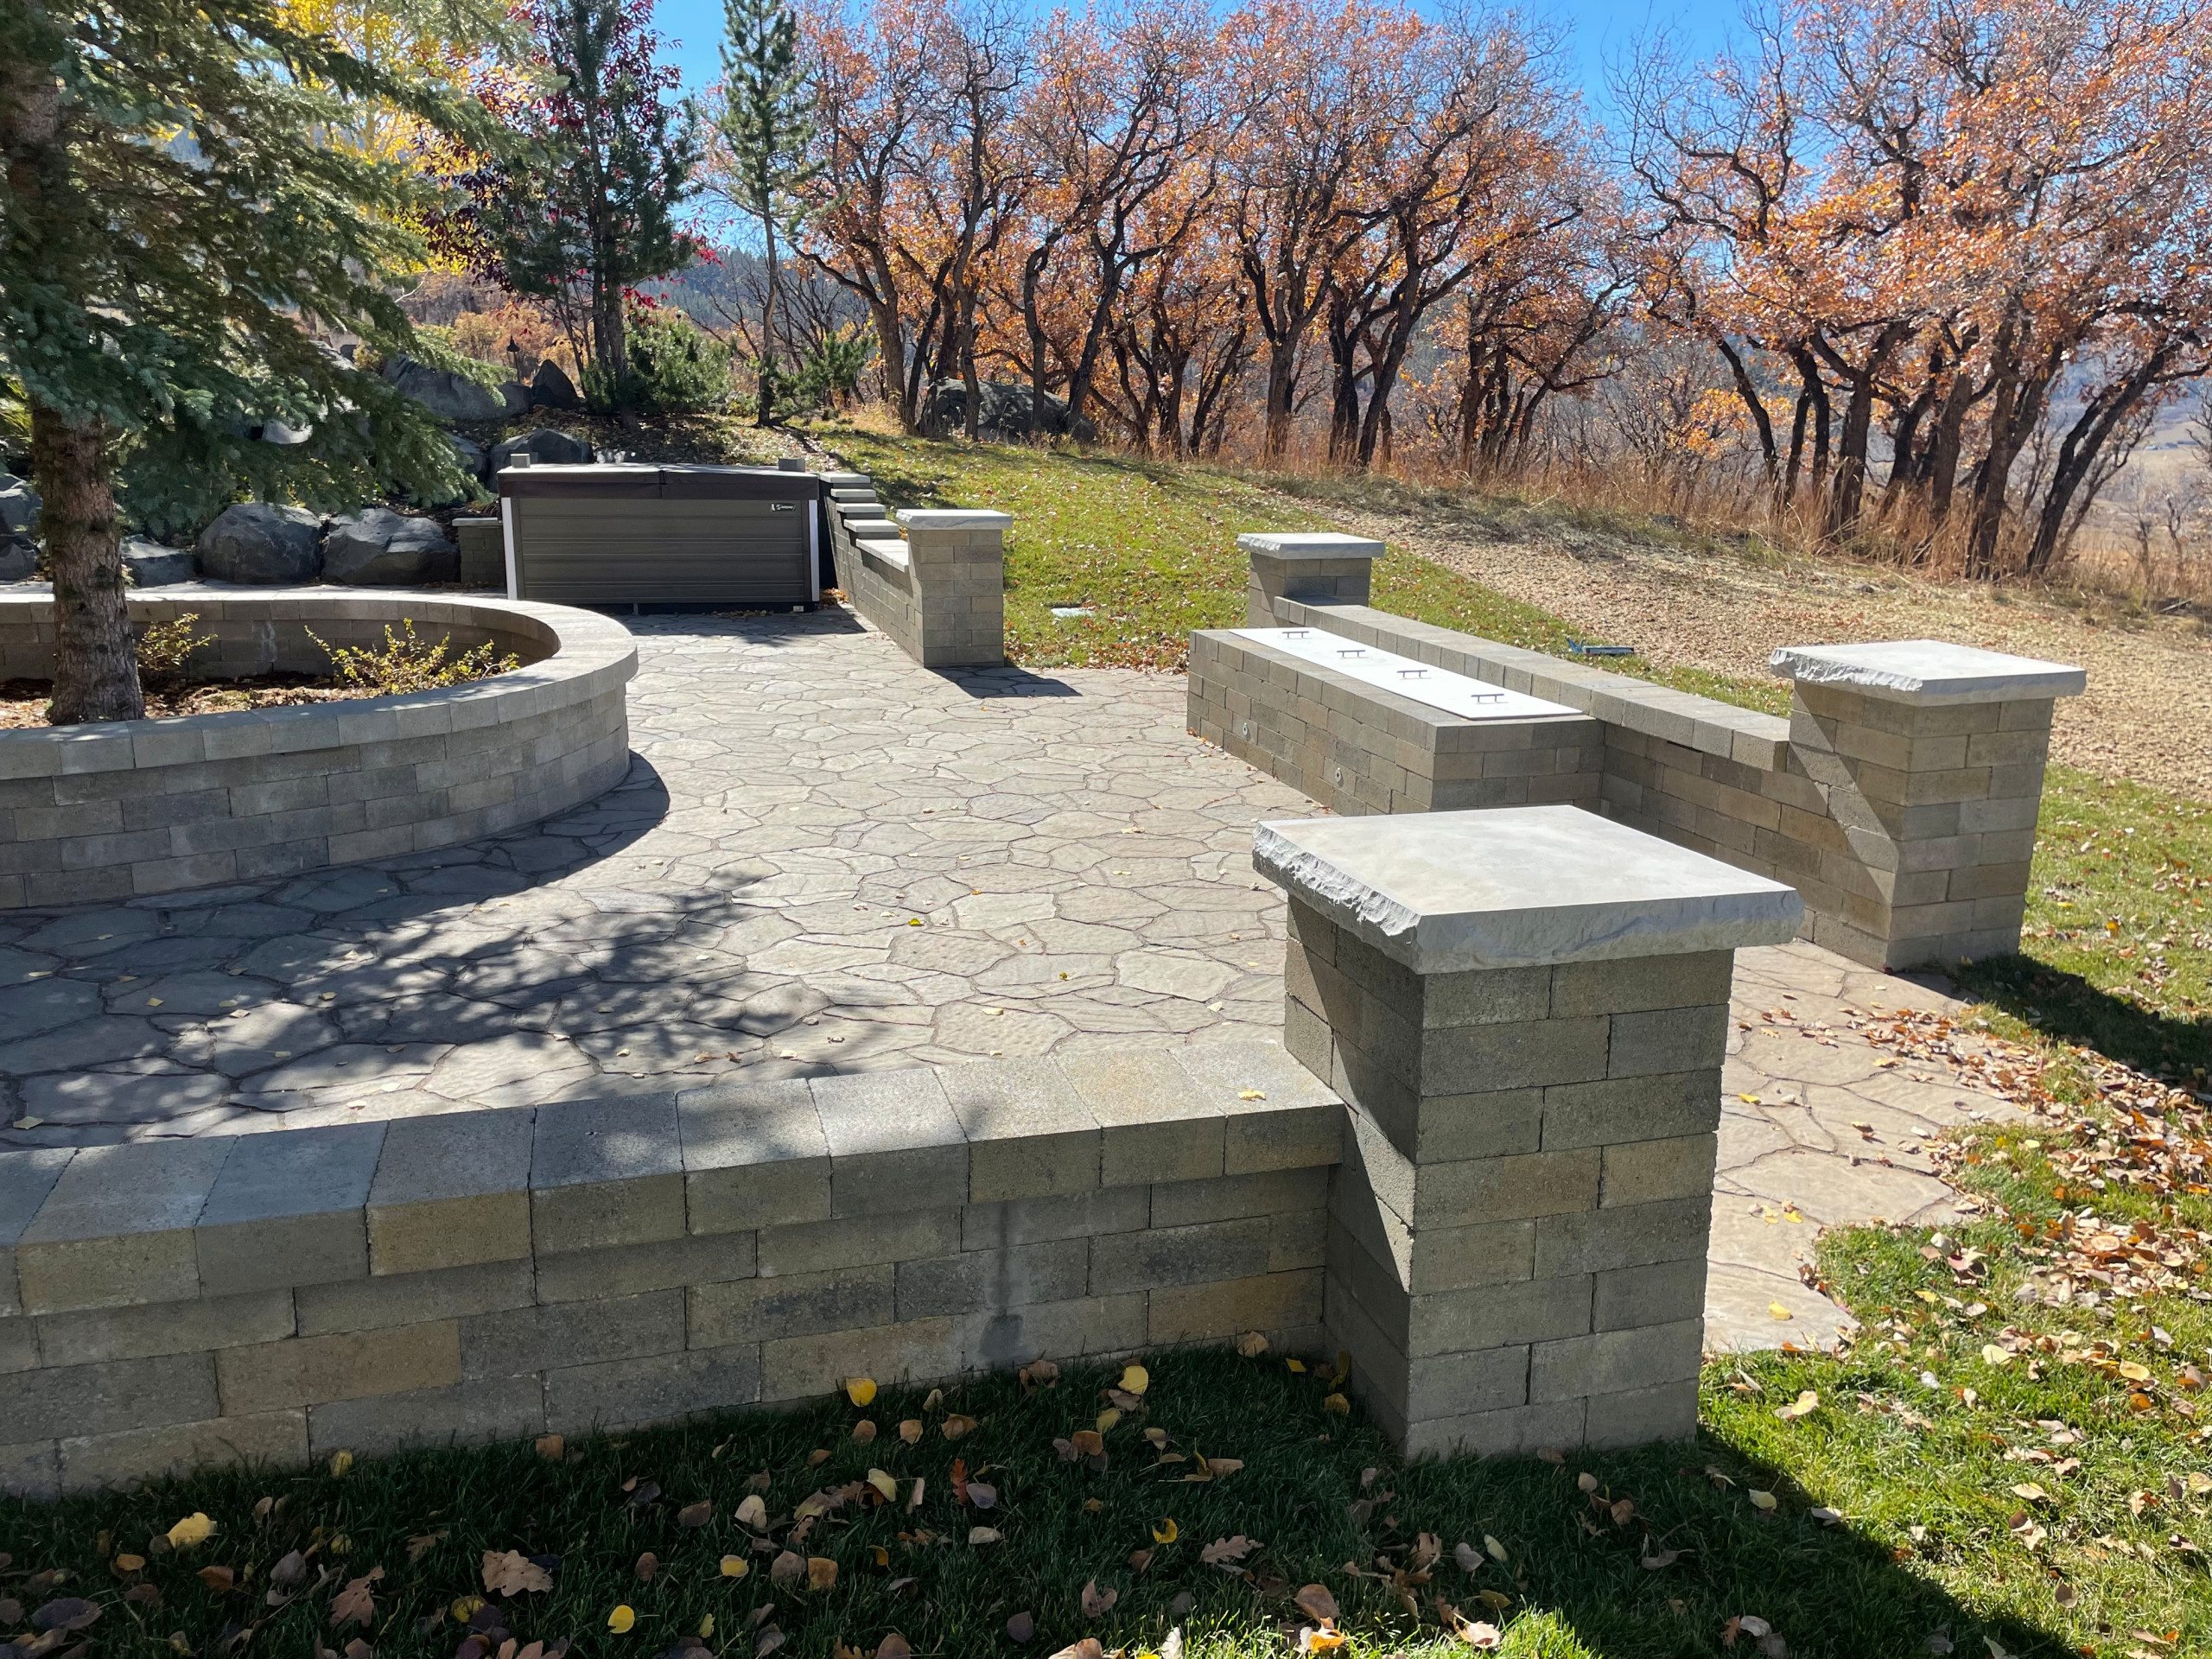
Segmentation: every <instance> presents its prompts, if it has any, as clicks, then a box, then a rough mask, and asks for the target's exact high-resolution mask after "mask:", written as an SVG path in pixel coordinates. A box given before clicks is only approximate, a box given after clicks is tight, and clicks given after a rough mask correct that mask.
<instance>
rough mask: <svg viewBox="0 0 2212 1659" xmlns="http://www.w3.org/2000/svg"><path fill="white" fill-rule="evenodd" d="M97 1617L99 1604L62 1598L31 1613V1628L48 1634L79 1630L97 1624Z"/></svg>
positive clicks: (81, 1599) (77, 1598)
mask: <svg viewBox="0 0 2212 1659" xmlns="http://www.w3.org/2000/svg"><path fill="white" fill-rule="evenodd" d="M19 1611H20V1610H19ZM99 1616H100V1610H99V1604H97V1603H95V1602H90V1601H86V1599H84V1598H83V1597H82V1596H64V1597H62V1598H61V1599H60V1600H58V1601H49V1602H48V1603H47V1604H46V1605H44V1606H43V1607H41V1608H40V1609H39V1610H38V1611H36V1612H35V1613H33V1614H32V1615H31V1628H32V1629H33V1630H44V1631H48V1632H50V1633H51V1632H66V1631H69V1630H83V1629H85V1628H86V1626H87V1625H90V1624H96V1623H98V1622H99Z"/></svg>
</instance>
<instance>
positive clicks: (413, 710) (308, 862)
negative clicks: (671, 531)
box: [0, 588, 638, 909]
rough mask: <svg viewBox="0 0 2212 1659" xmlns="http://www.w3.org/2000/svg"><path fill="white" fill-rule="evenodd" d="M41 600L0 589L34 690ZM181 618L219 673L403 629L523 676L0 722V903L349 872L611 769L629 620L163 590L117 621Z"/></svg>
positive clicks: (628, 666) (503, 821)
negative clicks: (473, 651) (107, 719)
mask: <svg viewBox="0 0 2212 1659" xmlns="http://www.w3.org/2000/svg"><path fill="white" fill-rule="evenodd" d="M52 606H53V601H51V600H50V599H49V598H48V597H47V596H46V595H44V594H28V595H24V596H22V597H20V598H16V597H8V598H0V678H17V677H29V678H44V677H47V676H48V674H50V672H51V671H52V664H53V623H52ZM187 612H190V613H194V614H195V615H196V616H197V618H198V619H199V620H198V621H197V622H196V623H195V625H194V626H195V627H196V628H197V629H198V631H200V632H209V633H213V634H215V635H216V636H217V643H216V645H213V646H212V647H210V648H209V651H208V652H207V655H206V656H203V657H201V658H197V659H195V664H194V665H195V667H200V666H203V665H204V666H206V667H207V668H208V669H210V670H211V671H213V672H214V673H216V674H218V675H219V676H223V677H236V676H242V675H248V674H255V673H264V672H267V671H271V670H288V671H305V672H313V671H317V670H320V669H321V668H323V667H325V666H327V659H326V658H324V656H323V654H322V652H321V647H319V646H318V645H316V644H315V641H314V640H313V639H310V638H309V637H308V630H309V629H310V628H311V629H313V630H314V632H315V633H317V634H320V635H321V637H322V638H323V639H327V640H328V641H329V642H330V643H332V644H333V645H361V644H366V643H370V642H372V641H375V640H378V639H381V638H382V635H383V631H384V629H385V626H386V625H387V624H390V625H391V626H395V627H397V625H398V624H399V623H400V622H401V621H402V620H404V619H410V618H411V619H412V620H414V623H415V625H416V632H417V633H418V634H423V635H425V636H427V637H428V638H429V639H440V638H442V637H444V636H445V635H447V634H448V633H450V634H451V636H452V638H453V643H454V645H455V647H457V648H466V647H467V646H471V645H476V644H479V643H480V642H483V641H487V640H488V641H489V642H490V643H492V644H493V645H494V646H495V647H497V648H498V649H499V651H501V652H513V653H514V654H516V655H517V656H518V657H521V658H523V659H524V666H523V667H522V668H520V669H518V670H517V671H514V672H512V673H509V674H502V675H499V676H497V677H493V678H491V679H487V680H480V681H476V682H474V683H470V684H467V685H460V686H454V687H450V688H448V689H447V690H439V691H425V692H420V693H416V694H414V695H412V696H396V697H367V698H360V699H356V700H353V701H348V702H327V703H313V704H308V705H304V706H302V707H298V708H287V709H247V710H240V711H238V712H235V713H228V714H219V715H186V716H182V717H180V718H174V719H166V720H151V721H115V722H111V723H105V724H97V725H88V726H74V727H67V728H31V729H28V730H19V731H0V909H17V908H22V907H23V906H40V905H61V904H74V903H79V902H82V901H85V900H92V899H131V898H137V897H139V896H142V895H144V894H149V893H170V892H175V891H178V890H181V889H183V888H188V887H209V886H215V885H219V884H221V883H223V882H226V881H238V880H253V879H255V878H257V877H263V876H272V875H287V874H293V873H295V872H297V871H301V870H311V869H318V868H323V867H325V866H327V865H333V864H352V863H359V862H360V861H363V860H366V859H374V858H386V857H391V856H394V855H400V854H404V853H411V852H418V851H423V850H424V849H429V848H434V847H445V846H450V845H452V844H454V843H455V842H463V841H470V840H474V839H475V838H476V837H478V836H486V835H494V834H497V833H499V831H501V830H505V829H514V828H516V827H517V826H518V825H521V824H525V823H532V822H534V821H536V820H537V819H539V818H543V817H548V816H550V815H551V814H553V813H556V812H559V811H563V810H566V809H567V808H569V807H571V806H574V805H575V804H578V803H579V802H582V801H587V800H589V799H590V798H592V797H594V796H595V795H597V794H600V793H601V791H605V790H607V789H609V788H611V787H613V785H614V784H616V783H617V782H619V781H620V779H621V778H622V776H623V774H624V773H625V772H626V771H627V770H628V767H629V764H630V760H629V720H628V713H627V708H626V700H625V699H626V691H625V688H626V685H627V683H628V682H629V680H630V678H631V677H632V675H634V674H635V673H636V672H637V667H638V655H637V650H636V647H635V646H634V645H633V644H632V641H631V639H630V635H629V632H628V631H627V630H626V629H624V628H623V627H622V626H620V624H618V623H614V622H611V621H609V620H607V619H605V618H603V617H599V616H594V615H593V614H591V613H589V612H586V611H578V610H571V609H569V608H567V607H563V606H558V605H534V604H528V603H524V602H520V601H510V600H480V599H459V600H455V599H442V598H437V599H433V598H410V597H405V596H402V595H397V594H339V593H333V592H332V591H330V590H329V589H327V588H308V589H298V588H291V589H286V588H277V589H270V590H267V591H264V592H259V593H254V594H240V593H238V592H236V591H234V590H230V589H223V590H203V591H200V592H193V591H190V590H183V589H165V590H164V591H163V592H162V594H161V595H160V596H159V597H157V598H156V597H150V596H149V597H145V598H136V597H134V598H133V599H132V600H131V601H130V614H131V619H132V620H133V621H134V622H159V621H164V620H168V619H170V618H173V617H175V616H180V615H182V614H184V613H187Z"/></svg>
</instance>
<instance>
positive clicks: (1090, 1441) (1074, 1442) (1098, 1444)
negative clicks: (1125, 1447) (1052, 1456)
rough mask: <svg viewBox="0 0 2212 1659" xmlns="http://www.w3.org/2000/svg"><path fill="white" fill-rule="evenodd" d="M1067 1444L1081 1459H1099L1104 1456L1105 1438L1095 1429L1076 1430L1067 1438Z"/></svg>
mask: <svg viewBox="0 0 2212 1659" xmlns="http://www.w3.org/2000/svg"><path fill="white" fill-rule="evenodd" d="M1068 1444H1069V1445H1070V1446H1073V1447H1074V1448H1075V1450H1076V1452H1077V1455H1078V1456H1081V1457H1086V1458H1100V1457H1103V1456H1105V1455H1106V1437H1105V1436H1104V1435H1103V1434H1101V1433H1099V1432H1098V1431H1097V1430H1096V1429H1095V1428H1078V1429H1077V1430H1076V1432H1075V1433H1072V1434H1071V1435H1069V1436H1068Z"/></svg>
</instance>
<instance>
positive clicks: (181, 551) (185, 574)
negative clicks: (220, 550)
mask: <svg viewBox="0 0 2212 1659" xmlns="http://www.w3.org/2000/svg"><path fill="white" fill-rule="evenodd" d="M123 569H124V575H128V576H129V577H130V585H131V586H132V587H134V588H169V587H174V586H175V584H176V583H178V582H190V581H191V580H192V579H193V578H194V575H197V574H198V573H197V572H196V571H195V569H194V566H193V561H192V550H191V549H190V548H188V547H164V546H162V543H159V542H156V541H154V540H151V539H150V538H149V537H144V536H126V537H124V538H123Z"/></svg>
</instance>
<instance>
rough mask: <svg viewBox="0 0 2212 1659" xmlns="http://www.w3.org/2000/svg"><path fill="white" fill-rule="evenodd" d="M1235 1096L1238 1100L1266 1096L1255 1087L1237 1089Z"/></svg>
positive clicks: (1263, 1097) (1260, 1098)
mask: <svg viewBox="0 0 2212 1659" xmlns="http://www.w3.org/2000/svg"><path fill="white" fill-rule="evenodd" d="M1236 1098H1237V1099H1239V1100H1265V1099H1266V1098H1267V1096H1266V1095H1264V1094H1262V1092H1261V1091H1260V1090H1257V1089H1243V1090H1238V1091H1237V1096H1236Z"/></svg>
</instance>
